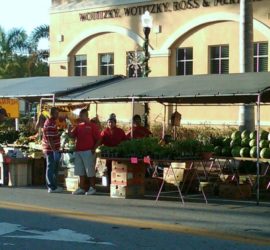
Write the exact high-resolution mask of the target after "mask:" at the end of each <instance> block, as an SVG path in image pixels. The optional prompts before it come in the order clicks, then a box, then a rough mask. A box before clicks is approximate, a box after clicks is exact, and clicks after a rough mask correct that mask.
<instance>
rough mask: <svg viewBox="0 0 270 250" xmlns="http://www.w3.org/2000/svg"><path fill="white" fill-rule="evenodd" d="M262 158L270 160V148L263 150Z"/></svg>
mask: <svg viewBox="0 0 270 250" xmlns="http://www.w3.org/2000/svg"><path fill="white" fill-rule="evenodd" d="M260 157H261V158H263V159H270V148H263V149H262V150H261V152H260Z"/></svg>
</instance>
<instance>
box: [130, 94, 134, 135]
mask: <svg viewBox="0 0 270 250" xmlns="http://www.w3.org/2000/svg"><path fill="white" fill-rule="evenodd" d="M134 101H135V100H134V97H132V101H131V105H132V117H131V139H133V125H134V124H133V117H134V115H135V102H134Z"/></svg>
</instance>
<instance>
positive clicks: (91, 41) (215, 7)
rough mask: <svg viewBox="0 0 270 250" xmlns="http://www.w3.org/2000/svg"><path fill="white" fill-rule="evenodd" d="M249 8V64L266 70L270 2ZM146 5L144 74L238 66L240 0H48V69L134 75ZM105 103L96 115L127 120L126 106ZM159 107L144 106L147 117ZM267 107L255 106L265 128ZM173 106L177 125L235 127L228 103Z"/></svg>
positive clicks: (156, 117)
mask: <svg viewBox="0 0 270 250" xmlns="http://www.w3.org/2000/svg"><path fill="white" fill-rule="evenodd" d="M253 8H254V70H255V71H258V72H259V71H269V67H270V66H269V56H268V55H269V50H270V48H269V45H268V44H269V41H270V1H268V0H254V3H253ZM146 10H148V11H149V12H150V13H151V15H152V17H153V27H152V29H151V33H150V53H151V59H150V62H149V63H150V68H151V71H152V72H151V74H150V76H151V77H157V76H175V75H191V74H194V75H195V74H196V75H197V74H228V73H237V72H239V18H240V16H239V10H240V4H239V0H178V1H170V0H167V1H148V0H137V1H136V0H111V1H106V0H103V1H102V0H100V1H98V0H92V1H90V0H82V1H79V0H73V1H70V0H52V8H51V23H50V44H51V45H50V59H49V62H50V75H51V76H76V75H77V76H83V75H88V76H92V75H110V74H115V75H125V76H127V77H139V76H141V73H142V70H141V65H140V61H141V56H142V46H143V43H144V34H143V28H142V25H141V15H142V14H143V13H144V12H145V11H146ZM112 107H114V106H113V105H112V104H106V105H99V107H98V110H99V112H100V116H101V117H102V118H103V119H105V117H106V116H107V115H108V114H109V113H110V112H111V111H112V110H114V112H115V113H119V114H118V117H120V119H121V120H123V121H126V120H127V117H126V113H127V112H122V110H123V109H125V107H127V104H125V105H124V106H123V105H122V106H121V105H120V106H119V105H118V106H115V108H112ZM121 107H122V108H121ZM137 108H138V109H139V110H140V112H141V111H142V110H143V108H142V107H141V106H140V105H139V106H138V107H137ZM129 109H130V107H128V110H129ZM93 110H96V108H93ZM163 110H164V109H163V107H162V106H161V105H160V104H151V105H150V118H151V119H150V120H151V121H154V122H155V123H158V122H162V120H163V118H162V117H163V114H164V111H163ZM171 110H172V109H171ZM268 110H270V108H268V107H264V108H263V110H262V124H263V125H264V126H270V111H268ZM178 111H180V113H182V115H183V121H182V122H183V123H184V124H191V125H194V124H195V125H196V124H210V125H224V124H226V125H233V126H237V125H239V124H238V120H239V119H238V117H239V108H238V107H235V106H234V107H233V106H227V107H224V106H215V107H207V106H202V107H193V106H189V107H187V106H185V107H179V108H178ZM93 112H94V111H93ZM138 112H139V111H138Z"/></svg>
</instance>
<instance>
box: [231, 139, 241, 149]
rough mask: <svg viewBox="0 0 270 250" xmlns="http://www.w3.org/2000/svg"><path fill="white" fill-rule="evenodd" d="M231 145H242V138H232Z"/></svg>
mask: <svg viewBox="0 0 270 250" xmlns="http://www.w3.org/2000/svg"><path fill="white" fill-rule="evenodd" d="M230 146H231V148H233V147H236V146H241V139H240V138H237V139H233V140H231V143H230Z"/></svg>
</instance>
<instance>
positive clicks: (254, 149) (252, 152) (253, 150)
mask: <svg viewBox="0 0 270 250" xmlns="http://www.w3.org/2000/svg"><path fill="white" fill-rule="evenodd" d="M249 154H250V157H251V158H256V157H257V147H256V146H255V147H252V148H251V149H250V152H249Z"/></svg>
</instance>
